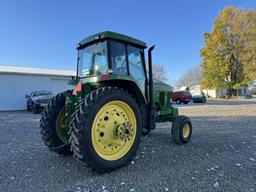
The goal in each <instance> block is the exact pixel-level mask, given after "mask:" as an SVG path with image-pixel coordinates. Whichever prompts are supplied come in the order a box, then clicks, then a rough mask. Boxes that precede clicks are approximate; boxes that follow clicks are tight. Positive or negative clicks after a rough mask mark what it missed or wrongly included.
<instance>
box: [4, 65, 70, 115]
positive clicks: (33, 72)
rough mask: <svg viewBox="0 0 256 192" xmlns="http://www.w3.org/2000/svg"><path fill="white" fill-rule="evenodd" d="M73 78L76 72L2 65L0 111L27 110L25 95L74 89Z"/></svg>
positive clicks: (55, 92)
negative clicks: (68, 83)
mask: <svg viewBox="0 0 256 192" xmlns="http://www.w3.org/2000/svg"><path fill="white" fill-rule="evenodd" d="M72 76H75V71H68V70H56V69H44V68H32V67H14V66H6V65H0V90H1V94H0V111H5V110H22V109H26V99H25V95H26V94H30V93H31V92H32V91H40V90H46V91H52V92H53V94H57V93H59V92H61V91H64V90H69V89H72V88H73V86H71V85H67V82H68V80H70V79H71V78H72Z"/></svg>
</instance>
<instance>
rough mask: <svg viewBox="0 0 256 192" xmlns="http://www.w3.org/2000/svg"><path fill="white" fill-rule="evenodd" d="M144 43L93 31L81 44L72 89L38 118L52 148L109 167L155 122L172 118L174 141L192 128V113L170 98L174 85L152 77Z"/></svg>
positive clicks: (129, 154)
mask: <svg viewBox="0 0 256 192" xmlns="http://www.w3.org/2000/svg"><path fill="white" fill-rule="evenodd" d="M146 48H147V45H146V43H144V42H142V41H140V40H138V39H135V38H132V37H128V36H126V35H122V34H118V33H114V32H102V33H98V34H95V35H92V36H90V37H88V38H85V39H84V40H82V41H80V42H79V43H78V44H77V50H78V59H77V76H76V78H73V79H72V80H71V81H70V82H69V84H72V85H74V86H75V88H74V89H73V90H70V91H66V92H63V93H60V94H58V95H56V96H55V97H54V98H53V99H52V100H51V102H50V104H49V105H48V106H47V107H46V108H45V110H44V111H43V113H42V118H41V120H40V129H41V135H42V138H43V140H44V143H45V144H46V145H47V146H48V147H49V149H50V150H52V151H55V152H57V153H59V154H70V153H71V154H73V155H74V156H75V157H76V158H78V159H79V160H81V161H82V162H84V163H86V164H87V165H88V166H89V167H90V168H91V169H92V170H94V171H97V172H108V171H111V170H114V169H116V168H119V167H122V166H124V165H126V164H127V163H129V162H130V161H131V160H132V158H133V157H134V156H135V154H136V151H137V149H138V147H139V143H140V141H141V136H142V135H145V134H148V133H149V132H150V131H151V130H153V129H155V123H156V122H167V121H169V122H173V123H172V137H173V140H174V141H175V143H177V144H185V143H187V142H188V141H189V140H190V138H191V134H192V124H191V121H190V119H189V118H188V117H185V116H179V115H178V109H176V108H174V107H172V105H171V102H170V99H171V98H170V97H171V93H170V92H171V91H170V90H171V86H169V85H167V84H165V83H163V82H160V81H157V80H154V79H153V75H152V51H153V49H154V46H152V47H150V48H149V49H148V66H146V62H145V60H146V59H145V54H144V50H145V49H146Z"/></svg>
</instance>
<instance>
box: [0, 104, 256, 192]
mask: <svg viewBox="0 0 256 192" xmlns="http://www.w3.org/2000/svg"><path fill="white" fill-rule="evenodd" d="M179 108H180V113H181V114H184V115H187V116H189V117H191V120H192V123H193V131H194V132H193V137H192V140H191V142H190V143H188V144H187V145H182V146H178V145H175V144H174V143H173V142H172V139H171V137H170V133H171V129H170V127H171V123H160V124H158V125H157V129H156V130H154V131H153V132H152V133H151V134H149V135H148V136H146V137H144V138H143V139H142V143H141V145H140V149H139V151H138V156H136V157H135V158H134V161H132V162H131V163H130V164H129V165H128V166H126V167H124V168H121V169H118V170H116V171H113V172H111V173H108V174H98V173H94V172H92V171H90V170H89V169H88V168H87V167H86V166H84V165H82V164H81V163H79V162H78V161H77V160H75V159H74V158H73V157H69V156H68V157H64V156H59V155H57V154H54V153H52V152H50V151H49V150H48V149H47V148H46V147H45V146H44V145H43V143H42V141H41V138H40V135H39V128H38V127H39V119H40V115H33V114H31V113H29V112H1V113H0V191H5V192H8V191H15V192H18V191H36V192H38V191H60V192H63V191H66V192H67V191H68V192H73V191H74V192H81V191H99V192H100V191H104V192H107V191H186V192H187V191H243V192H246V191H248V192H252V191H255V192H256V148H255V147H256V101H255V100H254V101H240V102H224V101H223V102H221V101H217V102H209V103H207V104H197V105H196V104H190V105H186V106H185V105H180V106H179Z"/></svg>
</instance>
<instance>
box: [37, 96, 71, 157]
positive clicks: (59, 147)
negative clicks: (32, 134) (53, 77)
mask: <svg viewBox="0 0 256 192" xmlns="http://www.w3.org/2000/svg"><path fill="white" fill-rule="evenodd" d="M65 101H66V97H65V96H64V94H63V93H60V94H58V95H56V96H55V97H53V98H52V100H51V102H50V103H49V104H48V105H47V106H46V107H45V109H44V111H43V113H42V117H41V120H40V130H41V135H42V139H43V141H44V143H45V145H46V146H47V147H48V148H49V149H50V150H51V151H54V152H56V153H58V154H63V155H69V154H72V153H71V151H70V144H65V143H64V142H63V141H62V140H61V139H60V137H59V136H58V133H57V128H56V121H57V118H58V115H59V113H60V112H61V110H62V109H63V108H64V107H65Z"/></svg>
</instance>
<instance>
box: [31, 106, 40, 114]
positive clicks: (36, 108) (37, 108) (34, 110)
mask: <svg viewBox="0 0 256 192" xmlns="http://www.w3.org/2000/svg"><path fill="white" fill-rule="evenodd" d="M39 110H40V109H39V107H38V106H36V104H33V105H32V112H33V113H34V114H38V113H39Z"/></svg>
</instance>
